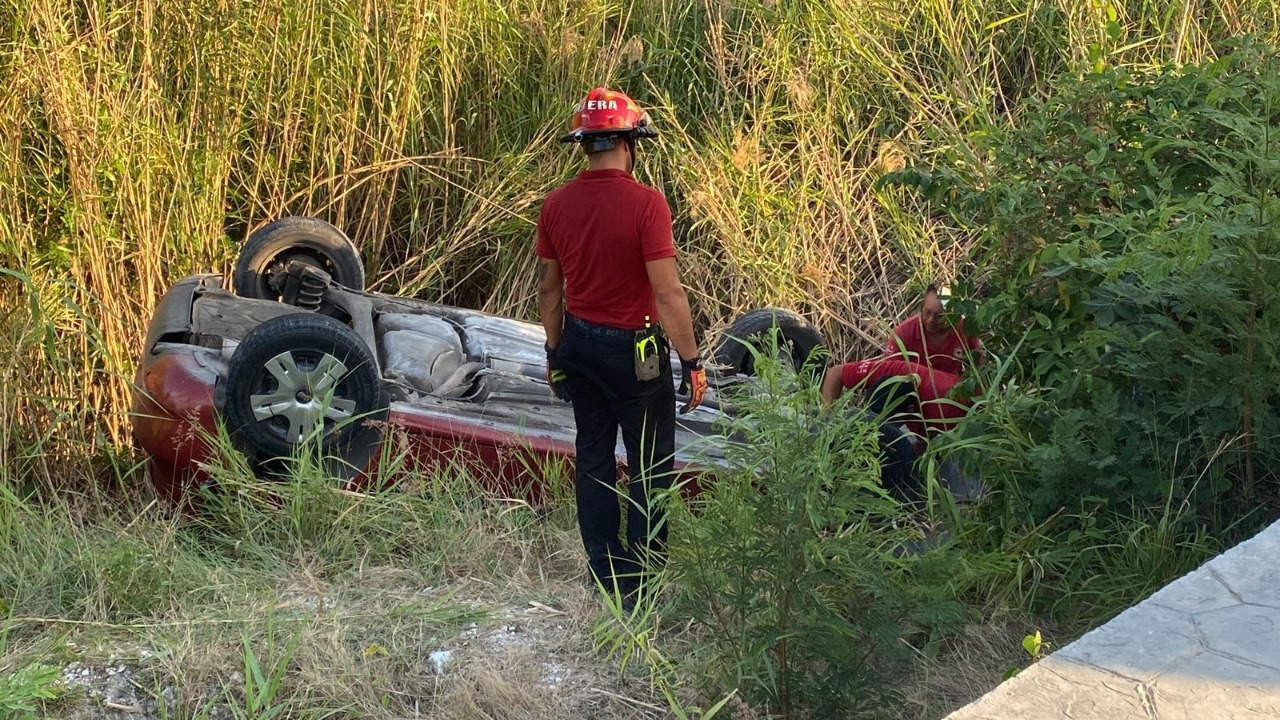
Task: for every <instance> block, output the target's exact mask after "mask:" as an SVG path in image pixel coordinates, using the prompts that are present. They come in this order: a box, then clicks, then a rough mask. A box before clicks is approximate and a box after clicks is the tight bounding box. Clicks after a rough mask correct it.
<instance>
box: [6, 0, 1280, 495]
mask: <svg viewBox="0 0 1280 720" xmlns="http://www.w3.org/2000/svg"><path fill="white" fill-rule="evenodd" d="M1277 12H1278V11H1277V9H1276V7H1275V6H1274V4H1273V3H1271V2H1269V1H1268V0H1215V2H1207V1H1203V0H1185V1H1183V2H1154V1H1150V0H1147V1H1143V0H1134V1H1132V2H1127V3H1113V2H1097V1H1095V2H1087V3H1077V2H1067V1H1066V0H1056V1H1048V0H1033V1H1032V2H1030V3H1021V2H1012V1H1011V0H983V1H982V2H971V3H952V2H944V1H943V0H929V1H927V2H923V3H911V4H907V5H901V4H893V3H885V2H881V1H879V0H850V1H849V2H844V3H820V2H801V1H798V0H791V1H782V0H770V1H768V2H763V3H735V2H729V1H721V0H704V1H703V2H699V3H675V2H670V1H669V0H642V1H640V2H621V1H620V0H575V1H573V2H570V1H568V0H538V1H537V2H534V1H533V0H513V1H511V2H506V3H489V2H480V1H478V0H452V1H449V2H439V1H438V0H437V1H434V2H433V1H430V0H387V1H382V2H372V1H371V0H323V1H321V2H297V1H296V0H286V1H285V2H280V3H255V2H242V1H237V0H229V1H226V2H218V3H196V2H189V1H184V0H178V1H176V2H166V3H160V2H156V1H155V0H140V1H135V2H120V1H119V0H87V1H85V2H77V3H66V2H54V1H53V0H23V1H21V2H19V0H0V87H3V88H4V91H3V92H2V93H0V267H4V268H7V269H8V270H10V271H12V272H13V274H6V275H4V276H3V278H0V325H2V326H3V335H2V336H0V337H3V338H4V340H5V343H4V348H3V349H0V372H2V373H3V380H4V381H5V382H4V390H3V391H0V397H2V398H3V399H2V400H0V403H2V404H0V409H3V410H4V416H3V418H0V426H3V429H2V430H0V440H3V443H0V444H2V445H3V447H0V461H3V462H0V479H6V480H20V479H30V478H33V477H39V478H44V479H62V478H66V477H87V476H89V475H91V474H92V473H93V472H94V469H95V468H100V467H102V466H101V465H100V464H99V461H100V460H101V459H102V458H103V457H106V458H107V459H114V460H116V461H122V460H127V458H128V453H127V451H124V449H125V448H126V447H127V444H128V441H127V434H128V422H127V415H126V411H127V404H128V395H129V383H130V380H131V376H132V370H133V364H134V362H135V357H136V355H137V353H138V351H139V345H140V343H141V339H142V337H143V334H144V329H145V325H146V322H147V320H148V317H149V313H150V310H151V308H152V307H153V305H154V303H155V301H156V300H157V299H158V297H159V295H160V294H161V293H162V292H163V290H164V289H165V288H166V287H167V285H168V284H169V283H171V282H172V281H174V280H176V279H177V278H178V277H180V276H181V275H183V274H185V273H189V272H193V271H203V270H206V269H210V268H212V269H226V268H228V267H229V264H230V262H231V260H232V258H233V257H234V253H235V247H236V244H237V242H239V241H240V240H241V239H243V237H244V235H245V234H246V232H247V231H248V230H250V229H251V228H253V227H254V226H256V225H258V224H260V223H262V222H264V221H266V220H269V219H271V218H274V217H277V216H279V215H282V214H286V213H292V214H315V215H320V216H323V217H325V218H326V219H329V220H331V221H333V222H334V223H335V224H337V225H338V226H339V227H342V228H343V229H344V230H346V231H347V232H348V233H349V234H350V235H351V236H352V237H354V238H355V239H356V240H357V242H358V243H359V244H360V246H361V248H362V250H363V252H364V255H365V259H366V263H367V265H368V267H369V269H370V280H371V284H372V285H373V287H374V288H375V289H379V290H386V291H393V292H401V293H407V294H413V295H418V296H423V297H429V298H432V299H441V300H446V301H450V302H457V303H461V304H466V305H470V306H474V307H479V308H483V309H486V310H491V311H495V312H501V313H512V314H515V315H520V316H526V317H528V316H530V315H531V313H532V312H533V303H532V297H533V290H534V284H533V258H532V254H531V252H530V246H531V244H532V221H533V219H534V217H535V214H536V208H537V203H538V200H539V198H540V197H541V196H542V195H543V194H544V193H545V192H546V191H547V190H548V189H549V188H551V187H553V186H554V185H555V184H557V183H559V182H561V181H563V180H564V179H565V178H567V177H568V176H570V175H571V173H572V172H573V171H574V169H575V168H576V167H577V166H578V164H579V162H580V161H579V159H578V157H577V156H576V155H575V154H574V153H572V152H571V151H570V150H569V149H567V148H565V147H562V146H558V145H557V144H556V143H555V142H554V138H555V135H556V132H557V131H558V130H559V129H560V127H561V126H562V123H563V122H564V119H565V116H566V113H567V110H568V109H569V108H570V107H571V105H572V104H573V103H574V102H576V100H577V99H578V98H579V97H580V96H581V95H582V93H583V92H584V91H585V90H586V89H587V88H589V87H591V86H593V85H597V84H606V83H607V84H611V85H616V86H620V87H622V88H624V89H626V90H627V91H629V92H630V93H632V94H633V95H635V96H636V97H637V98H639V99H640V100H641V101H642V102H644V103H646V104H648V105H650V106H652V107H653V108H654V115H655V118H656V121H657V123H658V124H659V127H660V128H661V129H662V130H663V131H664V132H663V137H662V138H661V139H660V140H659V141H658V142H656V143H654V144H652V146H650V147H647V148H646V150H645V153H644V159H643V161H642V166H641V168H640V175H641V178H642V179H644V180H647V181H649V182H652V183H655V184H657V185H659V186H660V187H662V188H663V189H664V190H665V191H666V192H667V194H668V196H669V197H670V198H671V201H672V205H673V208H674V209H675V211H676V224H677V232H678V237H679V244H680V246H681V248H682V251H683V260H682V271H683V273H684V276H685V278H686V281H687V284H688V285H689V287H690V289H691V292H692V296H693V301H694V303H693V304H694V307H695V311H696V313H697V315H698V319H699V323H700V326H701V327H702V328H703V329H704V330H706V331H707V333H708V334H711V333H713V332H714V330H715V329H716V328H717V327H718V324H719V323H721V322H723V321H725V320H727V319H729V318H731V316H732V315H734V314H735V313H736V312H738V311H741V310H742V309H744V308H746V307H748V306H754V305H762V304H766V303H767V304H776V305H782V306H786V307H790V308H792V309H795V310H798V311H801V312H803V313H805V314H806V315H807V316H809V317H810V318H811V319H813V320H814V321H816V322H817V323H818V324H819V326H820V327H821V328H822V329H823V330H825V331H826V332H827V334H828V335H829V336H830V337H831V338H832V341H833V344H834V346H835V349H836V352H837V354H847V353H852V352H856V351H858V350H860V349H863V348H865V347H866V346H868V345H869V344H871V343H872V342H874V341H876V340H877V339H878V337H879V336H880V335H881V334H882V333H883V331H884V329H885V328H886V327H887V325H888V323H889V322H891V321H892V320H893V319H895V318H897V317H899V316H900V315H901V312H902V311H903V309H904V307H905V305H906V303H907V302H908V301H909V300H910V298H909V295H908V294H907V293H904V291H903V290H902V285H903V283H904V282H909V281H915V282H923V281H924V280H926V279H937V278H941V279H945V278H948V277H950V276H952V275H953V274H955V273H957V272H963V270H964V269H963V268H962V267H957V264H958V263H959V261H960V259H961V258H962V257H963V256H964V250H965V238H962V237H952V236H950V235H949V234H948V233H947V231H946V230H945V229H943V228H941V227H940V226H939V225H938V224H936V223H935V222H934V221H933V220H932V219H931V218H929V217H927V216H924V215H921V214H920V213H919V212H918V211H917V209H916V208H914V207H912V206H910V205H904V204H903V201H902V200H901V198H899V197H896V196H895V195H894V194H893V193H892V192H886V191H879V190H876V189H875V188H874V187H873V181H874V179H875V178H876V177H877V176H878V175H879V174H880V173H881V172H883V171H884V170H885V169H891V168H893V167H896V166H898V165H899V164H901V163H903V162H917V161H928V159H929V157H930V148H931V147H932V143H934V142H935V141H937V140H939V139H946V140H948V141H956V140H961V141H962V140H963V138H964V137H966V136H967V135H968V134H970V133H974V132H981V131H982V130H983V129H984V128H987V127H990V126H992V125H993V124H999V123H1010V122H1016V121H1017V115H1016V113H1017V107H1018V102H1019V100H1020V99H1022V98H1024V97H1026V96H1028V95H1033V94H1036V93H1038V92H1040V91H1041V90H1042V89H1043V88H1044V87H1045V85H1046V83H1047V82H1048V81H1049V79H1050V78H1051V77H1052V76H1054V75H1055V74H1057V73H1060V72H1063V71H1070V70H1075V69H1079V68H1082V67H1086V66H1087V65H1089V64H1091V63H1096V62H1100V61H1101V62H1111V63H1131V64H1149V63H1156V62H1165V61H1175V62H1177V61H1190V60H1195V59H1198V58H1201V57H1204V56H1206V55H1211V54H1212V53H1213V49H1214V43H1215V42H1216V41H1218V40H1220V39H1222V38H1225V37H1228V36H1232V35H1237V34H1241V33H1247V32H1253V33H1259V34H1262V35H1263V36H1267V37H1271V38H1275V37H1276V33H1277V26H1278V23H1277Z"/></svg>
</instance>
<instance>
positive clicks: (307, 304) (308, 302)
mask: <svg viewBox="0 0 1280 720" xmlns="http://www.w3.org/2000/svg"><path fill="white" fill-rule="evenodd" d="M324 289H325V281H324V279H323V278H318V277H315V276H314V275H312V274H310V273H305V272H304V273H302V275H301V276H300V277H299V278H298V300H297V302H296V303H294V304H295V305H297V306H298V307H300V308H302V309H303V310H319V309H320V300H322V299H323V298H324Z"/></svg>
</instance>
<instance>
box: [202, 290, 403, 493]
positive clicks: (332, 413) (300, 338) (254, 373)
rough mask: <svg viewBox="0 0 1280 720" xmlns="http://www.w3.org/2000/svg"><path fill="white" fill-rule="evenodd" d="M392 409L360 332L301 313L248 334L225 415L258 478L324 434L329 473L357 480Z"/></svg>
mask: <svg viewBox="0 0 1280 720" xmlns="http://www.w3.org/2000/svg"><path fill="white" fill-rule="evenodd" d="M388 404H389V403H388V399H387V395H386V392H385V389H384V388H383V386H382V381H381V379H380V377H379V371H378V366H377V363H376V362H375V360H374V357H373V354H372V353H371V352H370V350H369V347H368V345H367V344H365V342H364V341H363V340H361V339H360V336H359V335H357V334H356V332H355V331H354V330H352V329H351V328H350V327H348V326H346V325H345V324H343V323H341V322H339V321H337V320H335V319H333V318H330V317H327V316H325V315H317V314H314V313H294V314H289V315H282V316H280V317H276V318H272V319H271V320H268V321H266V322H264V323H262V324H261V325H259V326H258V327H256V328H254V329H253V330H252V331H250V332H249V333H248V334H247V335H245V337H244V339H243V340H242V341H241V342H240V345H239V346H238V347H237V348H236V350H235V352H234V353H233V354H232V356H231V360H230V362H229V363H228V367H227V375H226V391H225V394H224V397H223V401H222V411H223V417H224V419H225V421H226V425H227V429H228V430H229V431H230V433H231V437H232V440H233V441H234V443H235V446H236V448H237V449H238V450H240V451H241V452H242V453H244V454H245V455H246V456H247V457H248V458H249V461H250V463H251V464H252V465H253V466H254V469H255V470H256V471H258V472H260V473H262V474H265V475H271V474H274V473H275V472H276V471H277V470H278V469H280V467H282V466H283V464H284V463H283V462H282V460H281V459H282V458H288V457H292V456H294V455H296V454H297V453H298V450H299V448H300V447H301V446H302V445H303V444H304V443H305V442H314V439H315V436H317V435H319V437H320V441H319V449H320V457H321V458H322V459H323V462H324V464H325V467H326V469H327V470H328V471H329V472H330V474H333V475H336V476H339V477H343V478H347V479H350V478H352V477H355V476H356V475H357V474H358V473H359V472H360V471H362V470H363V469H364V468H365V467H366V466H367V465H368V464H369V462H370V461H371V460H372V459H373V457H374V454H375V453H376V452H377V450H378V448H379V447H380V445H381V441H382V427H383V425H384V421H385V420H386V417H387V411H388Z"/></svg>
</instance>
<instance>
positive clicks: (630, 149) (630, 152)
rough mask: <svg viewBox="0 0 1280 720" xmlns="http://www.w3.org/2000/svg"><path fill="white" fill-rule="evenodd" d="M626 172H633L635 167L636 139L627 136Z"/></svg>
mask: <svg viewBox="0 0 1280 720" xmlns="http://www.w3.org/2000/svg"><path fill="white" fill-rule="evenodd" d="M626 143H627V158H628V160H627V172H629V173H634V172H635V169H636V141H635V140H634V139H633V138H627V140H626Z"/></svg>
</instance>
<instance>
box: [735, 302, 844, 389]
mask: <svg viewBox="0 0 1280 720" xmlns="http://www.w3.org/2000/svg"><path fill="white" fill-rule="evenodd" d="M774 327H777V328H778V331H779V332H780V333H781V337H780V338H779V341H780V347H779V348H778V349H779V351H783V352H785V353H786V356H785V359H786V360H789V361H790V362H791V365H792V367H793V368H795V369H796V370H800V369H802V368H804V367H805V364H806V363H808V362H809V358H810V357H811V356H812V355H813V353H814V351H816V350H817V349H818V348H821V347H824V346H825V345H826V341H825V340H824V339H823V337H822V333H820V332H818V329H817V328H815V327H814V326H813V325H810V324H809V322H808V321H806V320H805V319H804V318H802V317H800V316H799V315H796V314H795V313H791V312H788V311H786V310H779V309H777V308H764V309H761V310H752V311H751V312H748V313H747V314H745V315H743V316H742V317H740V318H738V319H736V320H734V321H733V323H731V324H730V325H729V327H728V328H727V329H726V330H725V331H724V333H723V334H722V335H721V336H720V341H719V342H718V343H717V344H716V350H715V354H714V360H715V363H716V364H717V365H721V366H727V367H729V368H732V370H733V371H734V372H737V373H741V374H743V375H755V359H756V355H757V354H758V353H761V352H764V351H766V349H767V347H768V342H769V332H770V331H771V330H772V329H773V328H774ZM782 343H785V345H786V347H785V348H783V347H781V344H782ZM753 350H754V352H753Z"/></svg>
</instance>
